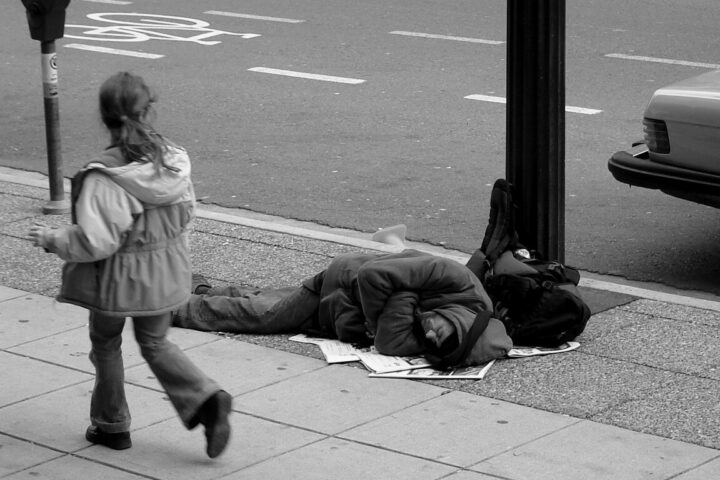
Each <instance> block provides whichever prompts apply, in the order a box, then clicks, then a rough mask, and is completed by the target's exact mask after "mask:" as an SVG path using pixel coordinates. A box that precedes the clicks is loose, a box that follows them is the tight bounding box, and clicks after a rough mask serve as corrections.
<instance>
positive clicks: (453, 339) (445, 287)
mask: <svg viewBox="0 0 720 480" xmlns="http://www.w3.org/2000/svg"><path fill="white" fill-rule="evenodd" d="M193 280H194V281H193V293H194V294H193V295H192V297H191V299H190V301H189V302H188V303H187V304H186V305H185V306H184V307H182V308H181V309H180V310H178V311H177V312H175V314H174V316H173V325H174V326H176V327H181V328H191V329H196V330H203V331H223V332H229V333H250V334H253V333H254V334H269V333H305V334H307V335H310V336H316V337H325V338H336V339H338V340H340V341H343V342H348V343H352V344H356V345H358V346H361V347H367V346H371V345H374V346H375V348H376V349H377V351H378V352H380V353H382V354H385V355H398V356H409V355H424V356H425V357H426V358H428V360H430V361H431V362H432V363H433V364H434V365H436V366H437V367H440V368H450V367H458V366H470V365H479V364H482V363H485V362H487V361H489V360H493V359H495V358H500V357H503V356H505V355H506V354H507V352H508V351H509V350H510V348H512V340H511V339H510V337H508V335H507V333H506V331H505V327H504V325H503V324H502V322H500V321H499V320H497V319H495V318H493V317H492V313H493V307H492V302H491V300H490V298H489V297H488V295H487V293H486V292H485V289H484V288H483V286H482V284H481V283H480V281H479V280H478V278H477V277H476V276H475V275H474V274H473V273H472V271H470V270H469V269H468V268H467V267H465V266H464V265H462V264H460V263H458V262H455V261H453V260H449V259H446V258H443V257H438V256H434V255H430V254H427V253H424V252H419V251H416V250H404V251H402V252H400V253H392V254H347V255H340V256H338V257H336V258H335V259H333V260H332V262H331V263H330V265H329V266H328V268H327V269H326V270H324V271H322V272H320V273H318V274H317V275H315V276H314V277H311V278H309V279H307V280H305V281H304V282H302V285H300V286H299V287H290V288H281V289H252V288H243V287H234V286H230V287H221V288H212V287H211V286H210V285H209V284H208V283H207V281H205V279H204V278H202V277H200V276H198V275H195V276H194V279H193Z"/></svg>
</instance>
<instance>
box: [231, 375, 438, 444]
mask: <svg viewBox="0 0 720 480" xmlns="http://www.w3.org/2000/svg"><path fill="white" fill-rule="evenodd" d="M367 375H368V372H367V371H365V370H361V369H358V368H351V367H347V366H338V365H329V366H325V367H323V368H320V369H317V370H314V371H312V372H308V373H305V374H302V375H296V376H294V377H293V378H290V379H287V380H284V381H281V382H278V383H275V384H273V385H269V386H267V387H264V388H261V389H258V390H255V391H253V392H250V393H248V394H245V395H240V396H238V397H236V399H235V405H236V409H237V410H239V411H242V412H245V413H249V414H252V415H257V416H260V417H263V418H270V419H273V420H275V421H278V422H282V423H287V424H289V425H295V426H298V427H301V428H307V429H310V430H314V431H316V432H322V433H326V434H330V435H333V434H338V433H339V432H342V431H344V430H348V429H350V428H353V427H355V426H358V425H360V424H363V423H366V422H369V421H372V420H375V419H378V418H382V417H384V416H386V415H389V414H391V413H395V412H398V411H400V410H403V409H405V408H407V407H410V406H412V405H415V404H418V403H422V402H424V401H425V400H429V399H431V398H434V397H437V396H439V395H441V394H442V393H443V392H445V391H446V390H444V389H441V388H438V387H434V386H431V385H426V384H423V383H419V382H408V381H405V380H392V379H382V380H379V379H373V378H368V376H367Z"/></svg>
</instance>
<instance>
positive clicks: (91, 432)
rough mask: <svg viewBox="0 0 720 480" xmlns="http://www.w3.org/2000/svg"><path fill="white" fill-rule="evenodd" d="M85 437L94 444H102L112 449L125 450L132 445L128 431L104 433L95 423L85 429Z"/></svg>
mask: <svg viewBox="0 0 720 480" xmlns="http://www.w3.org/2000/svg"><path fill="white" fill-rule="evenodd" d="M85 439H86V440H87V441H88V442H90V443H94V444H96V445H103V446H105V447H108V448H112V449H113V450H125V449H127V448H130V447H132V440H130V432H119V433H106V432H103V431H102V430H100V429H99V428H98V427H96V426H95V425H90V426H89V427H88V428H87V430H86V431H85Z"/></svg>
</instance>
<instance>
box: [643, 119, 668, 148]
mask: <svg viewBox="0 0 720 480" xmlns="http://www.w3.org/2000/svg"><path fill="white" fill-rule="evenodd" d="M643 125H644V128H643V131H644V132H645V144H646V145H647V147H648V149H649V150H650V151H651V152H653V153H670V138H669V137H668V131H667V125H665V122H663V121H662V120H654V119H652V118H647V117H646V118H644V119H643Z"/></svg>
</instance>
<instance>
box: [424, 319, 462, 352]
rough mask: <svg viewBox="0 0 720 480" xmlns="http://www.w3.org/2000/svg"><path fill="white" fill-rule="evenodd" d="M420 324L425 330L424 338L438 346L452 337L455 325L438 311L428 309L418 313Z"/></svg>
mask: <svg viewBox="0 0 720 480" xmlns="http://www.w3.org/2000/svg"><path fill="white" fill-rule="evenodd" d="M420 324H421V325H422V329H423V331H424V332H425V338H426V339H427V340H428V341H429V342H430V343H432V344H433V345H435V346H436V347H437V348H440V347H441V346H442V344H443V343H445V341H447V340H448V339H449V338H450V337H452V336H453V335H454V334H455V333H456V332H455V326H454V325H453V324H452V323H451V322H450V320H448V319H447V318H445V317H443V316H442V315H440V314H439V313H436V312H433V311H430V312H422V313H421V314H420Z"/></svg>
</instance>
